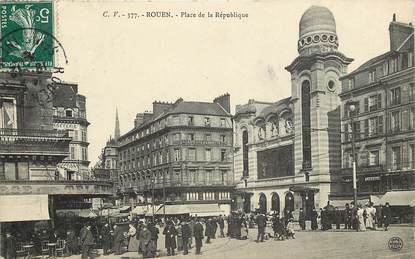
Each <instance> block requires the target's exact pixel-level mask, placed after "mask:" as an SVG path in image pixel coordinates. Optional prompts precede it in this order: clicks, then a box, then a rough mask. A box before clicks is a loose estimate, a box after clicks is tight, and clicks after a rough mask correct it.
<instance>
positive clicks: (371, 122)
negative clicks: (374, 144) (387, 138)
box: [369, 117, 378, 137]
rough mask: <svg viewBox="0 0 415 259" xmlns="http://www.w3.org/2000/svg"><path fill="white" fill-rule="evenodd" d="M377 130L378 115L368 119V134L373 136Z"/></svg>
mask: <svg viewBox="0 0 415 259" xmlns="http://www.w3.org/2000/svg"><path fill="white" fill-rule="evenodd" d="M377 131H378V117H373V118H370V119H369V136H370V137H373V136H376V135H377Z"/></svg>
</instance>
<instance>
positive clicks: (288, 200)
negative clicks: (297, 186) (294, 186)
mask: <svg viewBox="0 0 415 259" xmlns="http://www.w3.org/2000/svg"><path fill="white" fill-rule="evenodd" d="M285 210H288V211H293V210H294V195H293V194H292V193H291V192H287V194H286V195H285Z"/></svg>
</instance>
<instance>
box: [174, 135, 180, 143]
mask: <svg viewBox="0 0 415 259" xmlns="http://www.w3.org/2000/svg"><path fill="white" fill-rule="evenodd" d="M173 140H174V141H179V140H180V133H175V134H174V135H173Z"/></svg>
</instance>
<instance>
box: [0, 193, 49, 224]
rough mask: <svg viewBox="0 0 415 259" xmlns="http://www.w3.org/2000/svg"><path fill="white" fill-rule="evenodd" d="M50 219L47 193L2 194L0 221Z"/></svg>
mask: <svg viewBox="0 0 415 259" xmlns="http://www.w3.org/2000/svg"><path fill="white" fill-rule="evenodd" d="M49 219H50V218H49V208H48V195H47V194H42V195H3V196H0V222H15V221H35V220H49Z"/></svg>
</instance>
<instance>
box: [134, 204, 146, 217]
mask: <svg viewBox="0 0 415 259" xmlns="http://www.w3.org/2000/svg"><path fill="white" fill-rule="evenodd" d="M147 211H148V210H147V206H137V207H135V208H134V209H133V210H132V211H131V213H133V214H137V215H144V214H146V212H147Z"/></svg>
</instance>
